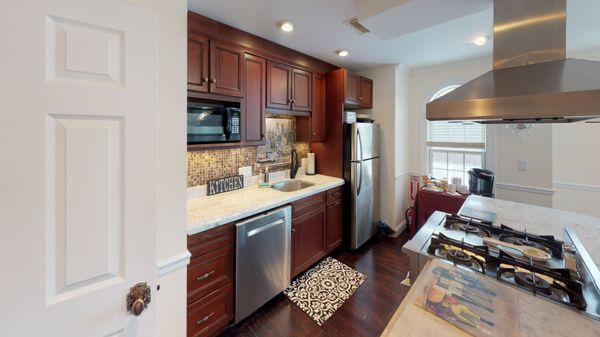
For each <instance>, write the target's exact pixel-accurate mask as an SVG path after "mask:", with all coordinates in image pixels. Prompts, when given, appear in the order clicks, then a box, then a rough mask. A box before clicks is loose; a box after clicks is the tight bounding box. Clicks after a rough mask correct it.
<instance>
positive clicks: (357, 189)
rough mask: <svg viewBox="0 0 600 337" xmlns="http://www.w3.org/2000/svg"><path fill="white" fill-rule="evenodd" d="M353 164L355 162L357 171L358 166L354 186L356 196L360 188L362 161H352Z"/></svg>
mask: <svg viewBox="0 0 600 337" xmlns="http://www.w3.org/2000/svg"><path fill="white" fill-rule="evenodd" d="M353 163H354V164H356V168H357V171H358V168H360V173H358V174H357V175H358V187H356V196H359V195H360V189H361V188H362V171H363V169H362V161H358V160H356V161H353Z"/></svg>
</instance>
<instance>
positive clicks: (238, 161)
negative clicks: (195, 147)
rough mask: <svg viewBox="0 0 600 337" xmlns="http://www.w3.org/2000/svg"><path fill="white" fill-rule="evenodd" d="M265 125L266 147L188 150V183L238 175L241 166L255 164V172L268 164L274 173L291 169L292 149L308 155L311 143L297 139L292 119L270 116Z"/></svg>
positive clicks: (191, 185)
mask: <svg viewBox="0 0 600 337" xmlns="http://www.w3.org/2000/svg"><path fill="white" fill-rule="evenodd" d="M266 124H267V132H266V135H267V141H266V144H265V145H264V146H258V147H256V146H248V147H241V148H233V149H211V150H201V151H193V152H188V153H187V166H188V169H187V186H188V187H194V186H198V185H206V183H207V182H208V180H211V179H218V178H223V177H228V176H232V175H236V174H238V168H240V167H243V166H252V171H253V174H254V175H257V174H258V173H259V172H260V170H261V169H263V168H264V167H265V166H268V167H269V170H270V171H271V172H276V171H281V170H285V169H289V167H290V160H291V157H290V152H291V149H292V148H295V149H296V151H297V152H298V157H299V158H304V157H306V155H307V153H308V150H309V144H308V143H296V142H294V135H295V125H294V124H295V123H294V120H293V119H281V118H267V123H266Z"/></svg>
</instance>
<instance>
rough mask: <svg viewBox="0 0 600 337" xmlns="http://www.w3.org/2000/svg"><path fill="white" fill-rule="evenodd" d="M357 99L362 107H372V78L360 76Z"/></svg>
mask: <svg viewBox="0 0 600 337" xmlns="http://www.w3.org/2000/svg"><path fill="white" fill-rule="evenodd" d="M358 88H359V90H358V101H359V105H360V106H361V107H363V108H367V109H370V108H372V107H373V80H371V79H368V78H366V77H362V76H361V77H360V81H359V86H358Z"/></svg>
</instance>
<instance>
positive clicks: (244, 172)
mask: <svg viewBox="0 0 600 337" xmlns="http://www.w3.org/2000/svg"><path fill="white" fill-rule="evenodd" d="M238 174H239V175H241V176H244V177H250V176H252V166H243V167H240V168H238Z"/></svg>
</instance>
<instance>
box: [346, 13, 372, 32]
mask: <svg viewBox="0 0 600 337" xmlns="http://www.w3.org/2000/svg"><path fill="white" fill-rule="evenodd" d="M344 23H345V24H347V25H348V26H350V27H351V28H352V29H354V30H355V31H356V32H357V33H359V34H360V35H362V34H366V33H370V32H371V31H370V30H368V29H367V27H365V26H363V25H362V24H361V23H360V22H358V18H357V17H353V18H351V19H348V20H346V21H344Z"/></svg>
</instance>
